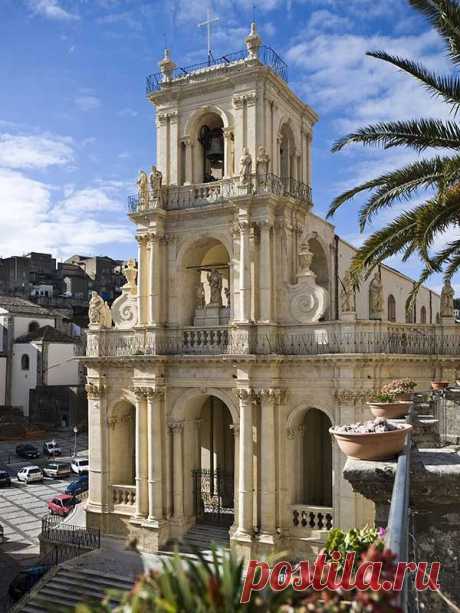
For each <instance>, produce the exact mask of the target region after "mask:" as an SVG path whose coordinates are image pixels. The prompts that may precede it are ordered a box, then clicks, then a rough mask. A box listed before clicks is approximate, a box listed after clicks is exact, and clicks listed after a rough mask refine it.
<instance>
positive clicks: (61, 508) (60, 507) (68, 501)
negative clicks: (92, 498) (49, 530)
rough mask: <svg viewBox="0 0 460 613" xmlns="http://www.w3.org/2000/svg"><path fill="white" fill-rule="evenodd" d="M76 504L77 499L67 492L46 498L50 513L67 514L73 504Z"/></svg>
mask: <svg viewBox="0 0 460 613" xmlns="http://www.w3.org/2000/svg"><path fill="white" fill-rule="evenodd" d="M76 504H78V500H77V499H76V498H74V497H73V496H69V495H68V494H59V495H58V496H55V497H54V498H51V500H48V509H49V510H50V513H51V514H52V515H62V516H65V515H68V514H69V513H70V511H72V509H73V508H74V506H75V505H76Z"/></svg>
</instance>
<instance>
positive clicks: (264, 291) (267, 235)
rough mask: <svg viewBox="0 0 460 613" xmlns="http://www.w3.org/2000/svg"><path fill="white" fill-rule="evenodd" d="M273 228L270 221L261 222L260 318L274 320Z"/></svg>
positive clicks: (266, 320)
mask: <svg viewBox="0 0 460 613" xmlns="http://www.w3.org/2000/svg"><path fill="white" fill-rule="evenodd" d="M271 229H272V225H271V223H270V222H268V221H263V222H261V223H260V258H259V264H260V291H259V304H260V319H261V320H262V321H265V322H269V321H271V320H272V267H271V257H272V256H271Z"/></svg>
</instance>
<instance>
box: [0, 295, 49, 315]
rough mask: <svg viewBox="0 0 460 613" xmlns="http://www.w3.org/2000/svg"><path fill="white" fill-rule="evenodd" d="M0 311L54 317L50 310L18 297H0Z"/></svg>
mask: <svg viewBox="0 0 460 613" xmlns="http://www.w3.org/2000/svg"><path fill="white" fill-rule="evenodd" d="M0 309H5V310H6V311H8V312H9V313H18V314H22V315H45V316H46V317H54V314H53V313H51V311H50V310H49V309H45V308H44V307H42V306H40V305H38V304H35V303H34V302H30V300H25V299H24V298H19V297H18V296H7V295H0Z"/></svg>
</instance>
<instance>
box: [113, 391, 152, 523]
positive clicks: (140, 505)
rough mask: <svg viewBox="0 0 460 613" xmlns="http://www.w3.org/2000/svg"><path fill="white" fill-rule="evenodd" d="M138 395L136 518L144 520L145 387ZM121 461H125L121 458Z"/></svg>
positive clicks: (145, 496)
mask: <svg viewBox="0 0 460 613" xmlns="http://www.w3.org/2000/svg"><path fill="white" fill-rule="evenodd" d="M134 393H135V394H136V434H135V441H136V517H137V518H142V517H145V516H146V515H147V512H148V484H147V464H148V449H147V428H146V425H147V424H146V421H147V406H146V404H147V398H146V394H147V390H146V388H143V387H138V388H135V389H134ZM120 461H124V459H122V458H120Z"/></svg>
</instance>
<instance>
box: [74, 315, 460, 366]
mask: <svg viewBox="0 0 460 613" xmlns="http://www.w3.org/2000/svg"><path fill="white" fill-rule="evenodd" d="M422 328H423V329H422ZM379 353H380V354H382V353H383V354H393V355H404V354H410V355H448V356H458V355H460V329H459V330H458V331H457V330H452V329H451V328H449V329H448V333H447V332H446V330H444V328H443V326H438V325H424V326H417V325H416V324H405V325H404V324H403V325H399V326H395V325H393V324H386V323H382V324H379V325H374V324H373V323H372V322H359V321H358V322H355V323H354V324H352V325H350V324H348V323H347V324H344V323H343V322H325V323H322V324H307V325H304V326H282V327H280V328H279V329H278V330H277V331H275V332H272V333H269V334H266V333H260V332H258V330H257V328H254V329H252V330H248V329H241V328H238V326H237V325H235V326H232V325H229V326H216V327H207V328H199V327H193V326H187V327H184V328H178V329H174V330H172V329H163V330H158V331H152V330H132V331H129V332H122V331H119V330H115V329H111V330H101V331H99V332H94V333H90V334H89V335H88V341H87V353H86V355H87V357H103V358H110V357H115V358H116V357H135V356H150V355H188V354H190V355H245V354H258V355H270V354H277V355H292V356H302V355H305V356H312V355H328V354H332V355H334V354H379Z"/></svg>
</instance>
